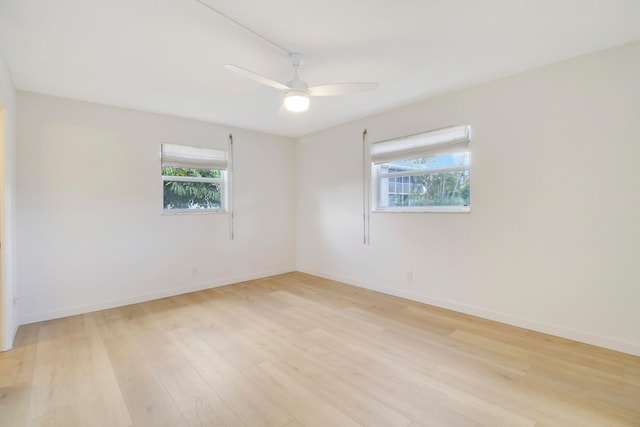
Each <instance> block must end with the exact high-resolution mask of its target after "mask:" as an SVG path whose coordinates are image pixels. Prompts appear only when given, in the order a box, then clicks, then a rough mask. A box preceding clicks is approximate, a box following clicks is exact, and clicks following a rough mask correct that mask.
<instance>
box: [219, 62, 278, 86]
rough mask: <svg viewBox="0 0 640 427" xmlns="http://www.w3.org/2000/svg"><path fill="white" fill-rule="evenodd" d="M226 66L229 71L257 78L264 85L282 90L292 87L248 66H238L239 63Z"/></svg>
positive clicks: (252, 78) (253, 78)
mask: <svg viewBox="0 0 640 427" xmlns="http://www.w3.org/2000/svg"><path fill="white" fill-rule="evenodd" d="M224 68H226V69H227V70H229V71H233V72H234V73H238V74H240V75H242V76H244V77H248V78H250V79H251V80H255V81H257V82H258V83H262V84H263V85H267V86H271V87H273V88H276V89H280V90H288V89H291V88H290V87H289V86H287V85H285V84H282V83H279V82H277V81H275V80H271V79H270V78H268V77H265V76H263V75H261V74H258V73H254V72H253V71H250V70H247V69H246V68H242V67H238V66H237V65H233V64H224Z"/></svg>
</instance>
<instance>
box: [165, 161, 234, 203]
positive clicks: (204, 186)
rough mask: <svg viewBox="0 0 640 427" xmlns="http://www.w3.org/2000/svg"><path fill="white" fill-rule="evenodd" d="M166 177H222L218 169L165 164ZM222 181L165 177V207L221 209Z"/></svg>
mask: <svg viewBox="0 0 640 427" xmlns="http://www.w3.org/2000/svg"><path fill="white" fill-rule="evenodd" d="M162 175H163V176H164V177H173V176H175V177H194V178H222V172H221V171H220V170H218V169H190V168H177V167H172V166H164V167H163V168H162ZM220 193H221V191H220V183H218V182H203V181H197V180H195V181H173V180H171V179H167V178H165V179H164V196H163V200H164V208H165V209H219V208H220V197H221V194H220Z"/></svg>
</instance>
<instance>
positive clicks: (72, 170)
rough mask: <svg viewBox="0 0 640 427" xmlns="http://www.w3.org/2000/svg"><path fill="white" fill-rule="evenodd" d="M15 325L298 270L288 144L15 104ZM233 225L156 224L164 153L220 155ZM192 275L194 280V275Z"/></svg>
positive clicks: (104, 112)
mask: <svg viewBox="0 0 640 427" xmlns="http://www.w3.org/2000/svg"><path fill="white" fill-rule="evenodd" d="M17 105H18V111H19V114H18V120H17V131H18V151H17V170H18V174H17V186H18V199H17V201H18V260H19V261H18V280H19V284H20V288H19V297H20V301H21V318H20V320H21V323H29V322H33V321H38V320H43V319H50V318H55V317H61V316H65V315H69V314H74V313H81V312H86V311H91V310H95V309H101V308H105V307H112V306H117V305H122V304H126V303H131V302H137V301H142V300H147V299H152V298H157V297H162V296H166V295H173V294H177V293H182V292H187V291H190V290H194V289H200V288H206V287H211V286H215V285H220V284H226V283H231V282H235V281H241V280H245V279H251V278H256V277H263V276H268V275H272V274H277V273H282V272H287V271H292V270H294V268H295V179H296V176H295V173H296V171H295V150H296V149H295V141H294V140H292V139H288V138H284V137H277V136H270V135H266V134H261V133H257V132H250V131H246V130H240V129H234V128H228V127H224V126H217V125H212V124H207V123H203V122H197V121H191V120H186V119H179V118H175V117H168V116H162V115H156V114H150V113H142V112H136V111H131V110H124V109H118V108H112V107H107V106H102V105H96V104H90V103H83V102H78V101H71V100H66V99H61V98H55V97H50V96H44V95H36V94H33V93H25V92H18V95H17ZM229 133H233V136H234V142H235V143H234V168H235V170H234V176H233V180H234V181H233V182H234V187H235V225H236V228H235V240H233V241H231V240H230V239H229V216H228V215H226V214H218V215H202V214H200V215H198V214H195V215H161V207H162V183H161V179H160V143H161V142H170V143H178V144H187V145H194V146H201V147H219V148H226V146H227V142H228V134H229ZM194 268H195V271H194Z"/></svg>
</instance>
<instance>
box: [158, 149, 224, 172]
mask: <svg viewBox="0 0 640 427" xmlns="http://www.w3.org/2000/svg"><path fill="white" fill-rule="evenodd" d="M227 163H228V162H227V151H226V150H217V149H214V148H197V147H190V146H188V145H177V144H162V166H173V167H176V168H191V169H227Z"/></svg>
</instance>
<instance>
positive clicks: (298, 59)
mask: <svg viewBox="0 0 640 427" xmlns="http://www.w3.org/2000/svg"><path fill="white" fill-rule="evenodd" d="M289 58H290V59H291V64H292V65H293V78H292V79H291V81H289V82H287V83H280V82H277V81H275V80H271V79H270V78H268V77H265V76H263V75H261V74H258V73H255V72H253V71H250V70H247V69H246V68H242V67H239V66H237V65H233V64H225V66H224V68H226V69H227V70H230V71H233V72H236V73H238V74H240V75H242V76H244V77H248V78H250V79H252V80H255V81H257V82H258V83H262V84H264V85H267V86H271V87H273V88H276V89H280V90H282V91H284V96H285V98H284V106H285V108H286V109H287V110H288V111H292V112H301V111H306V110H307V109H308V108H309V98H310V97H311V96H339V95H351V94H355V93H362V92H369V91H374V90H376V89H377V88H378V83H332V84H325V85H317V86H309V85H308V84H307V83H306V82H304V81H302V80H300V77H299V76H298V70H299V69H300V66H301V65H302V64H303V62H304V56H302V54H300V53H290V54H289Z"/></svg>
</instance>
